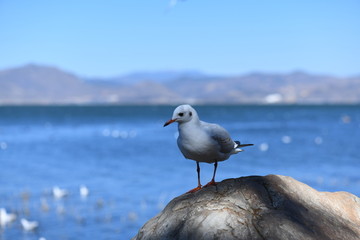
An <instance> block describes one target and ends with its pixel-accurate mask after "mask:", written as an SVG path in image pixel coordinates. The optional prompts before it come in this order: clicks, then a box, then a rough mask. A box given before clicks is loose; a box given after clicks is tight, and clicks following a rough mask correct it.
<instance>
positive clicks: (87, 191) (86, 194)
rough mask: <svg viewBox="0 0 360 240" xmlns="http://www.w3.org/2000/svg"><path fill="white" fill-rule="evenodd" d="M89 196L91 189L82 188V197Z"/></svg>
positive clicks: (83, 186)
mask: <svg viewBox="0 0 360 240" xmlns="http://www.w3.org/2000/svg"><path fill="white" fill-rule="evenodd" d="M88 195H89V189H88V188H87V187H86V186H85V185H81V186H80V196H81V197H83V198H86V197H87V196H88Z"/></svg>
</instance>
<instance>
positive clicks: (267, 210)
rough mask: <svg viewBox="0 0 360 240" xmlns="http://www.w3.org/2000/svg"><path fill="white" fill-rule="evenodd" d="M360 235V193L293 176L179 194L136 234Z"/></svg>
mask: <svg viewBox="0 0 360 240" xmlns="http://www.w3.org/2000/svg"><path fill="white" fill-rule="evenodd" d="M133 239H136V240H140V239H141V240H145V239H156V240H161V239H197V240H200V239H297V240H300V239H316V240H319V239H320V240H321V239H339V240H340V239H341V240H344V239H347V240H352V239H354V240H355V239H358V240H359V239H360V199H359V198H358V197H356V196H355V195H352V194H350V193H347V192H335V193H329V192H318V191H316V190H314V189H313V188H311V187H309V186H308V185H306V184H304V183H301V182H299V181H296V180H295V179H293V178H291V177H286V176H279V175H268V176H265V177H261V176H251V177H242V178H237V179H227V180H224V181H222V182H220V183H218V184H217V186H211V187H208V188H205V189H201V190H200V191H198V192H196V193H193V194H190V193H189V194H183V195H181V196H179V197H177V198H175V199H173V200H172V201H171V202H170V203H169V204H168V205H167V206H166V207H165V209H164V210H163V211H162V212H161V213H160V214H158V215H157V216H155V217H154V218H152V219H150V220H149V221H148V222H147V223H146V224H145V225H144V226H143V227H142V228H141V229H140V231H139V233H138V234H137V235H136V236H135V237H134V238H133Z"/></svg>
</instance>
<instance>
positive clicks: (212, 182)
mask: <svg viewBox="0 0 360 240" xmlns="http://www.w3.org/2000/svg"><path fill="white" fill-rule="evenodd" d="M217 165H218V163H217V162H215V163H214V174H213V178H212V179H211V181H210V182H208V183H207V184H206V185H205V186H204V187H208V186H212V185H213V186H215V185H216V182H215V174H216V169H217Z"/></svg>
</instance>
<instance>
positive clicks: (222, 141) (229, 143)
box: [202, 122, 235, 153]
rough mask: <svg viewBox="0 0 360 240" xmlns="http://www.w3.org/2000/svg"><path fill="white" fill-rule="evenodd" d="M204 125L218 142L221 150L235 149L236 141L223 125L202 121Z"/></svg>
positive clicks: (229, 150)
mask: <svg viewBox="0 0 360 240" xmlns="http://www.w3.org/2000/svg"><path fill="white" fill-rule="evenodd" d="M202 125H203V127H204V129H205V131H206V132H207V133H208V134H209V135H210V137H211V138H212V139H214V140H215V141H216V142H217V144H218V145H219V149H220V152H222V153H229V152H231V151H232V150H233V149H234V145H235V144H234V141H233V140H232V139H231V137H230V134H229V133H228V132H227V131H226V130H225V129H224V128H223V127H221V126H219V125H217V124H212V123H205V122H202Z"/></svg>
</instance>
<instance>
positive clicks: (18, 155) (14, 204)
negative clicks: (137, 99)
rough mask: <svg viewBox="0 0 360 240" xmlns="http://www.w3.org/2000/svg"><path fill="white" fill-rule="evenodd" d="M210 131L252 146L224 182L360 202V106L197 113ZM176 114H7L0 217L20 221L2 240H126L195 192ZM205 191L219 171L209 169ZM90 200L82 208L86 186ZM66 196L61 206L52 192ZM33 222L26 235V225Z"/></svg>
mask: <svg viewBox="0 0 360 240" xmlns="http://www.w3.org/2000/svg"><path fill="white" fill-rule="evenodd" d="M196 109H197V111H198V114H199V116H200V118H201V119H202V120H204V121H208V122H215V123H219V124H221V125H222V126H224V127H225V128H226V129H227V130H228V131H229V132H230V133H231V136H232V137H233V138H234V139H235V140H240V141H241V142H243V143H254V144H255V146H253V147H248V148H246V149H245V151H244V152H242V153H239V154H237V155H234V156H232V157H231V158H230V159H229V160H227V161H225V162H221V163H219V167H218V172H217V180H218V181H220V180H222V179H226V178H234V177H241V176H248V175H267V174H281V175H288V176H291V177H294V178H295V179H297V180H300V181H303V182H305V183H307V184H309V185H310V186H312V187H314V188H315V189H317V190H321V191H348V192H351V193H353V194H355V195H357V196H360V175H359V172H360V152H359V148H360V107H359V106H199V107H197V108H196ZM173 110H174V107H173V106H56V107H54V106H52V107H47V106H43V107H32V106H27V107H22V106H17V107H0V208H1V207H4V208H6V209H7V210H8V211H10V212H16V213H17V214H18V219H17V220H16V221H15V222H13V223H12V224H10V225H7V226H6V227H4V228H2V229H0V239H1V240H12V239H20V240H21V239H26V240H28V239H29V240H32V239H39V238H40V237H44V238H46V239H47V240H50V239H51V240H56V239H129V238H131V237H133V236H134V235H135V234H136V233H137V231H138V229H139V228H140V227H141V226H142V225H143V224H144V223H145V222H146V221H147V220H149V219H150V218H151V217H153V216H155V215H156V214H157V213H159V211H161V209H162V208H163V207H164V206H165V205H166V204H167V203H168V202H169V201H170V200H171V199H172V198H174V197H176V196H178V195H180V194H182V193H184V192H186V191H187V190H189V189H191V188H193V187H195V186H196V184H197V177H196V164H195V162H193V161H189V160H185V159H184V158H183V156H182V155H181V153H180V151H179V150H178V148H177V145H176V133H177V126H176V124H173V125H169V126H167V127H165V128H164V127H163V124H164V122H165V121H167V120H168V119H170V118H171V116H172V112H173ZM201 170H202V172H201V173H202V176H201V178H202V182H203V183H206V182H208V181H209V180H210V179H211V176H212V171H213V165H210V164H206V163H202V164H201ZM80 185H86V186H87V187H88V188H89V190H90V194H89V196H88V197H86V198H82V197H81V196H80V194H79V186H80ZM54 186H59V187H61V188H65V189H67V191H68V192H69V195H68V196H67V197H66V198H63V199H54V197H53V195H52V188H53V187H54ZM22 217H24V218H26V219H30V220H36V221H38V222H39V224H40V226H39V228H38V230H37V231H35V232H25V231H23V230H22V228H21V225H20V221H19V219H20V218H22Z"/></svg>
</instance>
